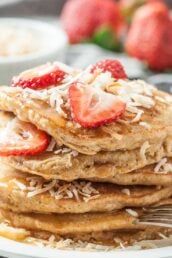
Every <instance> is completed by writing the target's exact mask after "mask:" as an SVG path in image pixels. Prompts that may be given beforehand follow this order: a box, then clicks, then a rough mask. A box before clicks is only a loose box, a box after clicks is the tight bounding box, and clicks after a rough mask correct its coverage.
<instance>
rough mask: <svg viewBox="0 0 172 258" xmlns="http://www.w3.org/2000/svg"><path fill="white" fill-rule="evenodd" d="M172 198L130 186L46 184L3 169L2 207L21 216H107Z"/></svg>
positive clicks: (167, 191)
mask: <svg viewBox="0 0 172 258" xmlns="http://www.w3.org/2000/svg"><path fill="white" fill-rule="evenodd" d="M170 196H172V188H171V186H168V187H153V186H150V187H148V186H130V187H129V186H127V188H125V187H123V186H119V185H115V184H110V183H91V182H88V181H73V182H71V183H66V182H64V181H58V180H54V181H45V180H43V179H42V178H41V177H38V176H37V177H30V175H23V176H22V174H21V173H20V172H17V171H14V170H12V169H10V168H8V167H4V168H3V166H1V175H0V207H1V208H5V209H9V210H12V211H15V212H17V213H20V212H23V213H24V212H25V213H27V212H37V213H43V214H44V213H86V212H107V211H113V210H117V209H122V208H124V207H142V206H147V205H151V204H155V203H158V202H159V201H160V200H162V199H165V198H168V197H170Z"/></svg>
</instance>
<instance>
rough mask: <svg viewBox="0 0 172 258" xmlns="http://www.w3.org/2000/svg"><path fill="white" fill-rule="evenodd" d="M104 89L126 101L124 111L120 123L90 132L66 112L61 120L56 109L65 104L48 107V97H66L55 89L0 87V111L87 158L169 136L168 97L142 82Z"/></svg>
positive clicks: (171, 124) (171, 115)
mask: <svg viewBox="0 0 172 258" xmlns="http://www.w3.org/2000/svg"><path fill="white" fill-rule="evenodd" d="M105 86H106V90H107V91H108V92H110V93H111V94H115V95H117V96H119V97H120V98H121V99H124V101H126V102H127V111H126V112H125V114H124V115H123V117H122V118H121V120H120V121H117V122H114V123H111V124H108V125H104V126H100V127H98V128H94V129H85V128H83V127H81V126H78V124H77V123H75V122H74V121H73V120H72V117H71V113H70V110H67V111H66V113H65V117H64V116H63V115H62V114H61V113H60V112H59V111H58V110H59V108H60V110H62V109H61V108H63V109H64V110H63V112H62V113H64V111H65V108H67V103H66V102H65V103H64V106H62V107H61V106H60V107H59V106H58V108H56V109H55V108H54V106H53V107H52V106H51V105H52V101H51V100H52V98H51V97H52V95H51V94H54V95H53V98H57V99H58V98H61V99H62V95H65V94H67V95H65V96H64V97H63V98H65V97H66V98H67V97H68V93H66V91H63V92H62V93H61V95H60V93H59V91H58V87H55V88H53V89H51V91H47V90H43V91H33V90H30V89H22V88H19V87H17V88H12V87H5V86H3V87H1V88H0V109H1V110H4V111H10V112H13V113H14V114H15V115H16V116H17V117H18V118H19V119H20V120H23V121H27V122H31V123H33V124H35V125H36V126H37V127H38V128H40V129H42V130H44V131H46V132H47V133H48V134H49V135H51V136H52V137H53V138H54V139H55V140H56V142H57V143H58V144H59V145H65V146H68V147H69V148H72V149H73V150H76V151H78V152H80V153H84V154H88V155H93V154H96V153H97V152H99V151H116V150H131V149H136V148H139V147H140V146H142V145H143V143H145V142H146V141H148V142H149V144H150V145H152V144H156V143H159V142H162V141H163V140H164V139H167V138H169V137H171V136H172V112H171V108H172V107H171V103H172V98H171V95H169V94H167V93H164V92H161V91H158V90H156V89H155V88H153V87H152V86H150V85H147V84H146V83H144V82H143V81H134V82H133V81H122V80H121V81H118V82H117V83H114V85H105ZM52 92H53V93H52ZM41 94H42V95H41ZM53 100H55V99H53ZM66 101H67V100H66ZM62 102H63V100H62ZM53 103H54V102H53ZM55 103H56V102H55ZM56 104H57V103H56ZM134 106H135V108H134ZM136 106H137V107H138V108H136ZM133 109H134V110H133ZM135 113H137V116H138V117H140V116H141V114H142V113H143V114H142V116H141V118H140V119H138V117H137V119H136V114H135ZM132 121H134V122H132ZM143 125H144V126H143ZM145 125H146V127H145Z"/></svg>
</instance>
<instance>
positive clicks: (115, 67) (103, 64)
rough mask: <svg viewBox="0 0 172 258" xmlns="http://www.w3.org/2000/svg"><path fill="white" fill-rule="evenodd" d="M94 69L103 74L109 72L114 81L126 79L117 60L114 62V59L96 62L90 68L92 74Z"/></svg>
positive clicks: (122, 68)
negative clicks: (99, 70)
mask: <svg viewBox="0 0 172 258" xmlns="http://www.w3.org/2000/svg"><path fill="white" fill-rule="evenodd" d="M96 69H101V70H102V71H103V72H110V73H111V74H112V77H113V78H114V79H126V78H127V75H126V73H125V70H124V67H123V66H122V64H121V63H120V62H119V61H118V60H115V59H106V60H103V61H99V62H97V63H96V64H95V65H93V67H92V68H91V72H94V71H95V70H96Z"/></svg>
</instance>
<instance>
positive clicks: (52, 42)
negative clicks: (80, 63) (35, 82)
mask: <svg viewBox="0 0 172 258" xmlns="http://www.w3.org/2000/svg"><path fill="white" fill-rule="evenodd" d="M2 25H4V26H10V25H11V26H15V27H16V28H21V29H24V30H27V29H28V30H29V31H31V32H32V31H33V33H34V34H35V35H38V37H40V38H41V46H40V50H39V51H37V52H34V53H30V54H25V55H20V56H8V57H2V56H1V57H0V85H2V84H9V83H10V81H11V78H12V77H13V76H14V75H17V74H19V73H20V72H22V71H24V70H26V69H28V68H32V67H34V66H37V65H41V64H44V63H46V62H51V61H55V60H56V61H64V58H65V53H66V49H67V45H68V40H67V36H66V34H65V33H64V32H63V30H62V29H61V28H60V27H58V25H57V27H56V26H55V25H51V24H49V23H46V22H42V21H37V20H31V19H22V18H0V26H2Z"/></svg>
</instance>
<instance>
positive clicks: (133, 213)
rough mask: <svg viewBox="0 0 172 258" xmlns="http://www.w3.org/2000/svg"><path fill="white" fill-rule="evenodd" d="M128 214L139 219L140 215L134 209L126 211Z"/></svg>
mask: <svg viewBox="0 0 172 258" xmlns="http://www.w3.org/2000/svg"><path fill="white" fill-rule="evenodd" d="M125 210H126V212H128V214H130V215H131V216H133V217H138V213H137V212H136V211H134V210H132V209H125Z"/></svg>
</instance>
